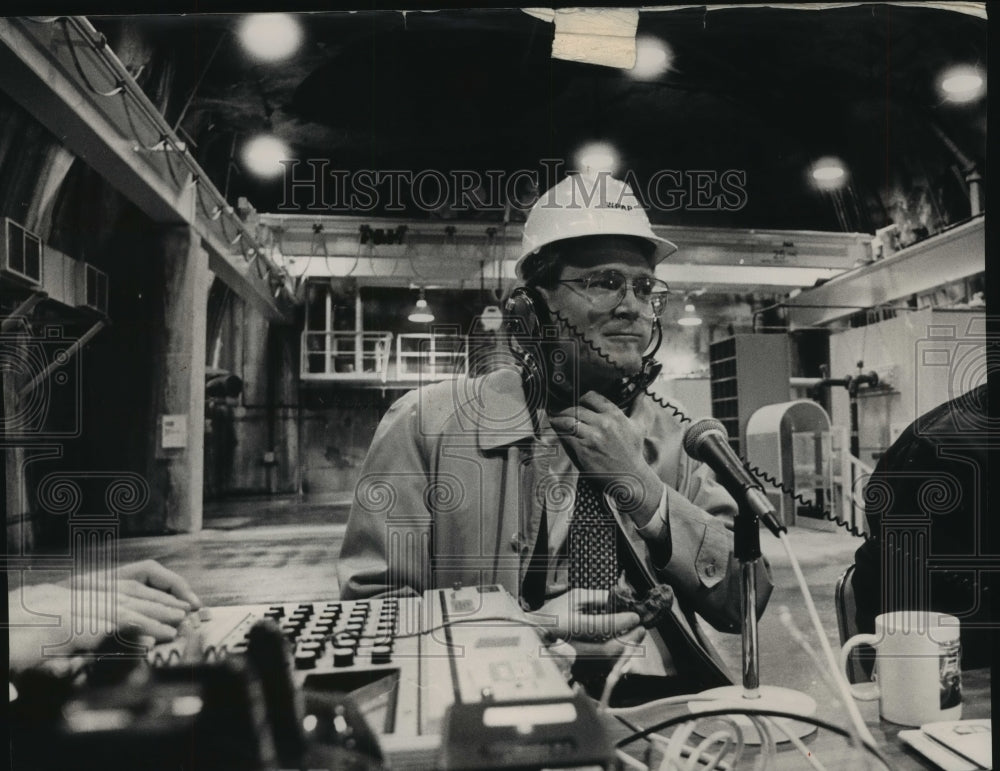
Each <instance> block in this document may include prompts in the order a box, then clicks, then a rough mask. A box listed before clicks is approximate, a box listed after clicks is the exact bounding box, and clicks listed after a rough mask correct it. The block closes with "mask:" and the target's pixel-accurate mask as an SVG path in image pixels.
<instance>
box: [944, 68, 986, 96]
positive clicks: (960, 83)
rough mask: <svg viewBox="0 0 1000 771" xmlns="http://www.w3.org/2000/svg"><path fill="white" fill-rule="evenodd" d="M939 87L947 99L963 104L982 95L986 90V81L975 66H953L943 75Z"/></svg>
mask: <svg viewBox="0 0 1000 771" xmlns="http://www.w3.org/2000/svg"><path fill="white" fill-rule="evenodd" d="M938 88H939V89H940V91H941V95H942V96H943V97H944V98H945V99H946V100H948V101H949V102H956V103H959V104H961V103H963V102H971V101H973V100H974V99H978V98H979V97H980V96H982V95H983V93H984V92H985V91H986V81H985V79H984V78H983V75H982V73H981V72H980V71H979V70H978V69H977V68H975V67H968V66H960V67H952V68H951V69H949V70H946V71H945V73H944V74H943V75H942V76H941V80H940V81H939V84H938Z"/></svg>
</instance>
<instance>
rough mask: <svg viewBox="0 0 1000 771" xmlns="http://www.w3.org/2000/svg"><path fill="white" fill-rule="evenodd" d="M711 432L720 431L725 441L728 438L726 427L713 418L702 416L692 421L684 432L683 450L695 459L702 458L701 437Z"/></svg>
mask: <svg viewBox="0 0 1000 771" xmlns="http://www.w3.org/2000/svg"><path fill="white" fill-rule="evenodd" d="M713 432H718V433H721V434H722V435H723V436H724V437H725V438H726V440H727V441H728V440H729V432H728V431H726V427H725V426H724V425H722V423H720V422H719V421H718V420H716V419H715V418H702V419H701V420H698V421H696V422H694V423H692V424H691V425H690V426H688V428H687V431H685V432H684V452H686V453H687V454H688V455H690V456H691V457H692V458H694V459H695V460H703V458H702V457H701V449H700V448H701V440H702V437H703V436H705V434H710V433H713Z"/></svg>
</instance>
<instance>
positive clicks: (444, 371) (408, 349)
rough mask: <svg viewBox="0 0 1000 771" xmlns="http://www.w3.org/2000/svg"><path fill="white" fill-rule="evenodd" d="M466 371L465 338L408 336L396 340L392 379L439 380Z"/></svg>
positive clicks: (429, 334) (452, 336) (466, 345)
mask: <svg viewBox="0 0 1000 771" xmlns="http://www.w3.org/2000/svg"><path fill="white" fill-rule="evenodd" d="M468 368H469V357H468V338H467V337H466V336H465V335H449V334H431V333H426V332H422V333H411V334H403V335H397V336H396V377H397V378H399V379H400V380H443V379H445V378H449V377H456V376H457V375H461V374H464V373H465V372H467V371H468Z"/></svg>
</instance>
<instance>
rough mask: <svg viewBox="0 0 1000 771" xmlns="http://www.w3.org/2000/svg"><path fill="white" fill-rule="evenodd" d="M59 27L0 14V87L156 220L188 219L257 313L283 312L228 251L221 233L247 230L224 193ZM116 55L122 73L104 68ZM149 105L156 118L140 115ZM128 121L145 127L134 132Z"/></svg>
mask: <svg viewBox="0 0 1000 771" xmlns="http://www.w3.org/2000/svg"><path fill="white" fill-rule="evenodd" d="M69 23H71V24H72V25H75V26H74V29H77V28H79V30H78V31H79V33H80V34H82V35H89V34H91V33H92V34H93V36H94V37H98V36H97V33H96V31H95V30H93V27H90V25H89V22H86V21H85V20H80V19H73V20H71V22H69ZM60 29H61V27H60V23H57V22H54V23H43V22H35V21H30V20H24V19H17V18H3V17H0V72H3V77H2V78H0V87H2V88H3V89H4V90H5V91H7V93H8V94H10V96H11V97H12V98H13V99H14V100H15V101H17V102H18V103H19V104H20V105H21V106H22V107H24V109H25V110H26V111H27V112H28V113H30V114H31V115H33V116H34V117H35V118H36V119H37V120H38V121H39V122H40V123H41V124H42V125H43V126H45V127H46V128H47V129H48V130H49V131H51V132H52V133H53V134H54V135H55V136H56V138H57V139H58V140H59V141H60V142H62V143H63V144H64V145H65V146H66V147H67V149H69V150H70V151H71V152H72V153H73V154H74V155H76V156H77V157H78V158H80V159H82V160H83V161H85V162H86V163H87V165H89V166H90V167H91V168H93V169H94V170H95V171H96V172H97V173H99V174H100V175H101V176H102V177H104V179H106V180H107V181H108V183H109V184H110V185H112V187H114V188H115V189H116V190H118V191H119V192H120V193H121V194H122V195H123V196H124V197H125V198H127V199H128V200H129V201H131V202H132V203H133V204H134V205H135V206H137V207H138V208H139V209H140V210H142V211H143V212H144V213H145V214H146V215H147V216H149V217H150V218H151V219H152V220H153V221H154V222H157V223H162V224H189V225H190V226H191V227H192V228H193V230H194V231H195V233H197V234H198V236H199V237H200V238H201V239H202V241H203V242H204V244H205V246H206V249H207V251H208V252H209V267H210V268H211V270H212V271H213V272H215V273H216V274H217V275H219V276H220V278H222V280H223V281H225V282H226V283H227V284H229V285H230V286H231V287H232V288H233V289H234V290H235V291H236V292H237V293H238V294H239V295H240V296H242V297H243V298H244V299H246V300H247V301H248V302H250V303H252V304H253V305H254V306H256V307H257V308H258V309H259V310H260V311H261V313H263V314H264V315H265V317H267V318H269V319H271V320H275V321H287V316H286V312H285V310H286V309H284V308H282V307H279V305H278V304H277V303H276V301H275V297H274V295H273V290H272V288H271V286H270V283H269V281H268V279H267V277H266V274H265V277H264V278H261V277H260V276H259V275H258V274H257V273H256V272H255V271H254V270H253V268H252V267H251V268H250V269H248V263H247V260H246V258H245V257H244V256H243V253H242V251H237V250H234V248H233V245H234V243H235V241H233V243H229V242H230V241H231V237H227V236H229V235H230V234H236V233H239V234H240V237H241V239H244V240H245V241H246V242H247V243H249V242H251V241H252V240H253V237H252V235H251V234H250V233H249V231H247V229H246V228H245V227H244V226H242V224H240V223H239V222H238V220H237V218H235V217H233V216H232V213H231V211H230V212H225V211H221V210H220V208H221V203H224V202H222V201H221V196H220V195H219V193H218V191H217V190H215V188H214V186H212V185H211V182H210V181H209V180H208V177H207V175H205V174H204V173H202V172H201V170H200V168H199V167H198V166H197V164H196V163H194V161H193V159H192V158H191V157H190V156H189V155H187V154H186V150H184V149H183V146H182V143H180V141H179V140H178V139H177V138H176V135H174V134H173V132H172V131H171V130H170V128H169V126H167V125H166V122H165V121H163V119H162V115H160V114H159V113H158V112H157V111H156V108H155V107H154V106H153V105H152V103H150V102H149V100H148V99H146V97H145V96H144V95H143V94H142V91H141V89H139V87H138V86H137V85H135V82H134V80H132V78H131V76H130V75H128V73H127V72H126V71H125V69H124V66H123V65H121V62H120V61H118V60H117V58H116V57H114V54H113V53H111V52H110V49H106V47H105V49H104V50H98V49H96V48H95V47H94V46H92V45H91V44H90V42H88V40H85V39H84V38H83V37H80V35H74V39H73V47H72V50H70V47H69V46H67V44H66V41H65V39H63V37H62V36H61V35H59V34H58V33H59V32H60ZM74 55H75V56H76V61H74V59H73V56H74ZM114 63H117V67H119V68H121V71H120V72H118V71H117V70H114V71H111V70H109V67H112V65H113V64H114ZM77 64H79V66H80V69H81V70H83V72H84V74H85V75H86V77H87V81H89V84H88V82H87V81H85V80H84V79H83V78H82V77H81V75H80V73H79V72H78V71H77V68H76V65H77ZM126 80H127V81H128V83H127V86H128V87H127V88H126V86H125V85H122V84H123V83H125V82H126ZM91 86H92V87H94V88H97V89H98V90H102V91H109V92H110V91H114V89H115V88H117V87H118V86H122V88H123V89H125V90H127V91H128V92H129V95H125V93H124V91H122V92H119V93H117V94H116V95H114V96H100V95H98V94H95V93H94V91H93V90H92V88H91ZM143 100H144V101H143ZM150 111H152V115H153V116H154V119H158V120H157V121H156V125H151V124H150V122H149V121H147V120H143V116H144V115H147V114H150ZM159 121H162V124H163V125H162V126H160V125H159ZM132 126H136V127H138V128H139V129H140V131H145V136H140V137H134V136H132V135H131V132H132ZM143 127H144V128H143ZM164 137H167V138H168V139H169V141H162V140H163V139H164ZM158 145H159V146H158ZM154 148H156V149H154ZM199 187H200V188H201V189H200V190H199V189H198V188H199ZM199 195H201V196H202V198H201V199H200V202H199V198H198V196H199ZM220 202H221V203H220ZM203 208H207V209H208V212H205V211H203ZM225 220H228V223H225ZM227 227H228V233H227V232H226V228H227ZM233 237H234V236H233ZM258 258H259V259H262V260H264V259H266V258H265V256H264V255H263V254H260V255H258Z"/></svg>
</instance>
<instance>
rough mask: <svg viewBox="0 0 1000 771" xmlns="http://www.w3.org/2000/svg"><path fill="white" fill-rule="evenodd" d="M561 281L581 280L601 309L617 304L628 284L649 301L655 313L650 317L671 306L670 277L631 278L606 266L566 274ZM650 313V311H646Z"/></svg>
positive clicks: (622, 298) (590, 298)
mask: <svg viewBox="0 0 1000 771" xmlns="http://www.w3.org/2000/svg"><path fill="white" fill-rule="evenodd" d="M558 283H560V284H580V285H582V287H583V294H584V296H585V297H586V298H587V299H588V300H589V301H590V303H591V304H592V305H593V306H594V307H595V309H597V310H598V311H610V310H612V309H613V308H617V307H618V305H619V304H620V303H621V301H622V300H624V299H625V293H626V292H627V291H628V288H629V287H631V288H632V292H633V293H634V294H635V299H637V300H638V301H639V302H641V303H648V304H649V308H650V310H651V311H652V314H651V315H650V316H648V318H653V317H655V316H660V315H662V314H663V311H664V310H666V308H667V296H668V295H669V294H670V287H669V286H667V282H666V281H661V280H660V279H658V278H653V277H652V276H638V277H636V278H632V279H630V278H629V277H628V276H626V275H625V274H624V273H620V272H619V271H617V270H602V271H600V272H599V273H591V274H590V275H588V276H581V277H580V278H564V279H562V280H560V281H559V282H558ZM643 315H646V314H643Z"/></svg>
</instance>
